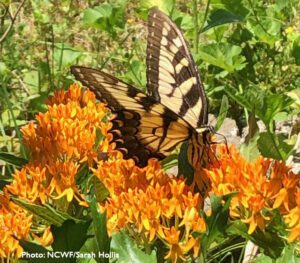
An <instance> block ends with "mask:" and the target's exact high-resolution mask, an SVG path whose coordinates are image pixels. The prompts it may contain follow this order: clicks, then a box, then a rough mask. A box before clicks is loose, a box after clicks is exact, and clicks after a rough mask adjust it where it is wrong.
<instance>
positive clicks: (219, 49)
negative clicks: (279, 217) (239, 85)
mask: <svg viewBox="0 0 300 263" xmlns="http://www.w3.org/2000/svg"><path fill="white" fill-rule="evenodd" d="M241 53H242V48H241V47H239V46H235V45H230V44H228V43H212V44H207V45H203V46H201V47H200V50H199V54H198V58H197V59H200V60H204V61H206V62H207V63H209V64H212V65H215V66H217V67H220V68H222V69H224V70H226V71H227V72H228V73H231V72H234V71H238V70H241V69H242V68H244V67H245V65H246V64H245V60H246V59H245V57H244V56H242V55H241Z"/></svg>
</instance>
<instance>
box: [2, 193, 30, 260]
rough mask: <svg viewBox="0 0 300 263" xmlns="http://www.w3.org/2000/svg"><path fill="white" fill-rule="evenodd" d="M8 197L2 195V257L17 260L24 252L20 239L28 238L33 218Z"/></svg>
mask: <svg viewBox="0 0 300 263" xmlns="http://www.w3.org/2000/svg"><path fill="white" fill-rule="evenodd" d="M7 196H8V195H7V194H5V195H0V257H1V258H11V259H16V258H19V257H20V256H21V254H22V252H23V249H22V247H21V246H20V245H19V240H18V239H21V238H27V237H28V234H29V228H30V226H31V223H32V216H28V215H27V214H26V212H25V211H24V210H23V209H21V208H20V207H18V206H16V205H15V204H14V203H13V202H11V201H9V198H8V197H7Z"/></svg>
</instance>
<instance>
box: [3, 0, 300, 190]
mask: <svg viewBox="0 0 300 263" xmlns="http://www.w3.org/2000/svg"><path fill="white" fill-rule="evenodd" d="M154 5H159V6H160V8H161V9H163V10H165V11H166V12H167V13H168V14H169V15H170V16H171V17H172V19H173V20H174V21H175V22H176V23H177V24H178V26H179V27H180V28H181V29H182V31H183V32H184V35H185V37H186V39H187V40H188V42H189V46H190V48H191V51H192V53H193V56H194V59H195V61H196V63H197V66H198V67H199V71H200V72H201V77H202V81H203V83H204V85H205V89H206V93H207V95H208V98H209V101H210V112H212V113H213V114H215V115H219V116H220V119H219V120H220V121H219V123H218V124H217V128H218V127H219V126H220V123H221V122H222V120H223V119H224V118H225V116H226V114H227V116H229V117H231V118H233V119H234V120H235V121H236V122H237V124H238V127H239V131H240V132H242V130H243V128H244V127H246V126H248V127H249V131H250V133H249V136H248V137H247V138H246V139H245V143H244V145H243V146H242V147H241V151H242V152H243V153H244V155H245V156H246V157H247V158H248V159H249V160H252V159H253V158H254V157H255V156H257V155H259V154H261V155H263V156H265V157H271V158H274V159H277V160H287V159H288V157H289V156H290V155H292V154H294V153H295V143H296V138H297V134H298V133H299V131H300V124H299V122H300V120H299V113H300V88H299V87H300V73H299V72H300V2H299V0H287V1H285V0H269V1H264V0H256V1H254V0H231V1H229V0H207V1H200V0H198V1H197V0H193V1H179V0H178V1H171V0H165V1H151V0H146V1H142V0H141V1H125V0H117V1H80V0H77V1H74V0H63V1H56V0H53V1H50V0H23V1H10V0H1V1H0V151H1V152H2V153H1V158H2V159H3V160H6V161H8V162H7V164H6V165H5V163H0V167H1V169H2V170H1V175H0V176H1V177H0V179H1V181H0V187H1V188H2V186H3V185H4V184H6V182H7V181H10V180H11V174H12V172H13V170H14V166H13V165H10V164H8V163H9V160H8V158H9V157H8V156H7V155H5V154H3V152H5V153H6V152H8V153H14V154H16V155H19V154H20V155H21V156H22V157H26V150H25V149H23V148H22V146H20V145H21V144H20V142H21V135H20V132H19V129H20V127H21V126H23V125H24V124H26V123H27V122H28V121H29V120H32V119H34V115H35V114H36V113H38V112H40V111H45V109H46V107H45V101H46V99H47V97H48V96H49V95H50V94H52V93H53V91H55V90H56V89H61V88H67V87H68V86H69V84H70V83H72V82H73V81H74V78H73V77H72V76H71V75H70V73H69V68H70V66H71V65H75V64H79V65H85V66H90V67H93V68H98V69H102V70H105V71H106V72H109V73H110V74H112V75H115V76H117V77H119V78H121V79H123V80H124V81H126V82H129V83H132V84H134V85H135V86H137V87H139V88H140V89H142V90H145V87H146V66H145V57H146V37H147V25H146V18H147V13H148V10H149V8H150V7H151V6H154ZM258 120H260V121H261V123H263V126H264V129H263V130H261V131H259V129H258V126H257V121H258ZM280 123H281V124H280ZM282 123H284V124H285V125H287V129H286V130H282ZM10 161H11V162H13V161H12V160H10Z"/></svg>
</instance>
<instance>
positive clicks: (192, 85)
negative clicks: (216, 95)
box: [147, 8, 208, 128]
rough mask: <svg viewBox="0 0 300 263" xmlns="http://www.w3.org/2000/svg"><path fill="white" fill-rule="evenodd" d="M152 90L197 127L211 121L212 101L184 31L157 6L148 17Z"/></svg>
mask: <svg viewBox="0 0 300 263" xmlns="http://www.w3.org/2000/svg"><path fill="white" fill-rule="evenodd" d="M147 42H148V43H147V82H148V92H149V94H150V95H151V96H152V97H154V98H155V99H156V100H157V101H159V102H160V103H162V104H163V105H165V106H166V107H168V108H169V109H172V111H173V112H175V113H176V114H177V115H178V116H180V117H182V118H183V119H184V120H185V121H187V122H188V123H189V124H190V125H191V126H192V127H193V128H198V127H200V126H201V125H205V124H207V116H208V103H207V99H206V96H205V93H204V89H203V86H202V83H201V80H200V76H199V73H198V70H197V67H196V65H195V62H194V60H193V58H192V56H191V54H190V52H189V49H188V46H187V43H186V42H185V40H184V38H183V35H182V33H181V32H180V30H179V29H178V27H177V26H176V25H175V23H174V22H172V21H171V19H170V18H169V17H168V16H167V15H165V14H164V13H162V12H161V11H159V10H158V9H157V8H154V9H152V10H151V11H150V13H149V17H148V40H147Z"/></svg>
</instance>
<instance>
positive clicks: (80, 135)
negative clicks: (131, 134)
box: [0, 85, 112, 258]
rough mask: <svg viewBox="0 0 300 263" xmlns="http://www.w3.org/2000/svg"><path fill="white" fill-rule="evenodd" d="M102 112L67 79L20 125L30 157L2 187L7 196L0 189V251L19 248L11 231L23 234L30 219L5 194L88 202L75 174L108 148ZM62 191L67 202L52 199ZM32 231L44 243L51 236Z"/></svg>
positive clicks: (59, 204) (8, 252)
mask: <svg viewBox="0 0 300 263" xmlns="http://www.w3.org/2000/svg"><path fill="white" fill-rule="evenodd" d="M107 112H108V110H107V109H106V108H105V106H104V105H103V104H98V103H96V99H95V95H94V94H93V93H92V92H90V91H85V92H83V91H82V90H81V88H80V86H79V85H72V86H71V87H70V88H69V90H68V91H66V92H65V91H58V92H56V93H55V94H54V96H53V97H51V98H50V99H49V102H48V111H47V112H46V113H39V114H38V115H37V117H36V120H37V123H36V124H34V123H29V124H28V125H26V126H25V127H23V128H22V133H23V139H24V144H25V145H27V147H28V149H29V150H30V152H31V159H30V162H29V163H28V164H27V165H25V166H24V167H23V168H22V169H21V170H19V171H16V172H15V174H14V175H13V177H14V180H13V181H12V182H11V184H9V185H7V186H6V187H5V188H4V193H5V196H6V197H5V198H6V199H5V198H4V195H0V237H1V238H0V255H1V257H7V258H8V257H11V255H13V256H16V257H19V256H20V253H21V252H22V248H21V246H19V243H18V240H17V239H14V238H13V237H16V238H28V231H29V227H30V225H31V217H28V216H26V214H25V212H24V211H23V210H22V209H21V208H20V207H18V206H16V205H14V209H13V210H12V209H9V207H11V206H12V205H13V203H12V202H9V201H7V200H9V195H10V194H13V195H15V196H17V197H18V198H21V199H23V200H26V201H28V202H30V203H35V204H45V203H52V204H55V206H56V208H58V209H60V210H62V211H64V209H67V207H68V203H69V202H71V201H72V200H73V199H75V200H77V201H78V203H79V204H81V205H87V204H86V202H85V197H84V196H83V195H82V194H81V193H80V191H79V189H78V187H77V185H76V182H75V175H76V173H77V172H78V169H79V167H80V164H82V163H83V162H86V163H88V164H89V165H92V164H93V163H94V160H95V159H97V156H98V153H99V151H100V152H101V151H105V152H106V151H111V149H112V146H111V145H109V140H110V139H111V135H110V134H108V130H109V128H110V123H108V122H107V123H106V122H105V121H104V120H105V118H106V117H107ZM99 133H101V135H103V138H102V141H101V143H97V140H98V138H97V136H98V134H99ZM63 197H66V201H67V202H60V201H56V199H61V198H63ZM20 211H21V212H20ZM2 233H3V235H2ZM31 237H32V238H33V239H35V240H36V241H38V242H39V243H40V244H43V245H47V244H50V243H51V242H52V240H53V238H52V235H51V232H50V229H49V228H46V229H45V231H44V233H43V235H42V236H41V237H40V236H38V235H35V234H33V233H32V234H31Z"/></svg>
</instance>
